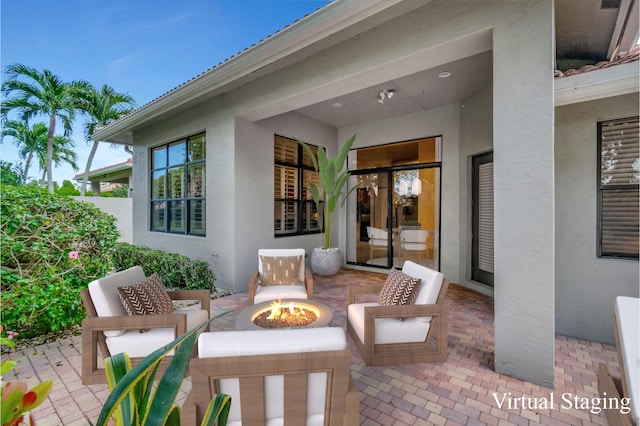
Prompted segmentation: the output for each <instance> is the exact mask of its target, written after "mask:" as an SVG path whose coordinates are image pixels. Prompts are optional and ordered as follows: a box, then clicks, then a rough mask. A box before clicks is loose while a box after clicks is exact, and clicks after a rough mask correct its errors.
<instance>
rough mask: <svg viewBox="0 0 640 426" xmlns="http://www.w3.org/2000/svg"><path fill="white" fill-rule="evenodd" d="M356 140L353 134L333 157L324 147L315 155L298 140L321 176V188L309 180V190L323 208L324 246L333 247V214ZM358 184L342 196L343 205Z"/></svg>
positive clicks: (317, 205) (344, 182) (347, 173)
mask: <svg viewBox="0 0 640 426" xmlns="http://www.w3.org/2000/svg"><path fill="white" fill-rule="evenodd" d="M355 140H356V135H355V134H354V135H352V136H351V137H350V138H349V139H347V141H346V142H345V143H344V145H342V148H340V151H339V152H338V155H337V156H336V157H333V158H329V157H327V151H326V150H325V149H324V148H323V147H319V148H318V154H317V155H314V153H313V151H312V150H311V148H309V146H308V145H307V144H305V143H304V142H302V141H298V143H300V145H302V147H303V148H304V150H305V151H306V152H307V154H308V155H309V157H311V161H312V162H313V168H314V170H315V171H316V172H318V175H319V177H320V188H318V187H317V186H316V185H315V184H314V183H313V182H309V191H310V192H311V196H312V197H313V201H314V202H315V203H316V207H317V208H318V209H320V208H322V221H323V224H322V232H324V235H323V238H322V248H323V249H325V250H326V249H330V248H331V237H332V235H333V214H334V212H335V210H336V207H337V205H338V201H340V196H341V195H342V193H343V189H344V187H345V184H346V183H347V179H348V177H349V172H348V170H347V167H346V159H347V154H348V153H349V150H350V149H351V145H353V142H354V141H355ZM356 188H357V186H354V187H353V188H351V189H350V190H349V191H348V192H347V193H346V194H345V195H344V197H343V198H342V201H341V205H342V204H344V202H345V200H346V199H347V197H348V196H349V194H350V193H351V191H353V190H354V189H356Z"/></svg>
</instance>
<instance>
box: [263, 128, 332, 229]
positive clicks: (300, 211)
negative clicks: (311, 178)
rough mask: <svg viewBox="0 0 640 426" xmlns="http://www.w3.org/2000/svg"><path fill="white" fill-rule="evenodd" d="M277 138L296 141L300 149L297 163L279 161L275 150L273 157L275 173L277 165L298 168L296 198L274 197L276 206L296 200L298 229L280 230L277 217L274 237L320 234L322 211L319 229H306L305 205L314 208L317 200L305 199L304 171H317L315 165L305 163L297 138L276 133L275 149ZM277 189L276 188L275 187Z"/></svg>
mask: <svg viewBox="0 0 640 426" xmlns="http://www.w3.org/2000/svg"><path fill="white" fill-rule="evenodd" d="M276 138H280V139H285V140H288V141H291V142H294V143H295V144H296V145H297V149H298V155H297V158H298V162H297V163H290V162H287V161H279V160H276V158H275V152H274V158H273V166H274V173H275V167H276V166H283V167H291V168H294V169H296V170H297V175H298V176H297V189H298V190H297V194H296V198H275V197H274V208H275V205H276V203H279V202H295V205H296V224H297V226H296V229H295V230H292V231H278V229H277V228H276V224H275V218H274V225H273V226H274V229H273V230H274V237H275V238H282V237H293V236H296V235H311V234H320V233H322V230H321V226H322V224H321V215H322V213H321V211H318V228H317V229H312V230H306V229H304V221H303V219H304V207H305V204H310V205H312V209H313V206H314V205H315V202H314V201H313V200H311V201H309V200H306V199H304V197H303V191H304V183H305V181H304V172H305V171H310V172H315V170H314V168H313V166H307V165H305V164H304V148H303V147H302V145H300V144H299V143H298V142H297V141H296V140H295V139H292V138H289V137H286V136H282V135H278V134H275V135H274V138H273V140H274V149H275V140H276ZM307 146H309V147H310V148H318V146H316V145H312V144H307ZM274 185H275V179H274ZM274 190H275V188H274ZM274 192H275V191H274ZM315 209H317V210H321V209H318V206H315Z"/></svg>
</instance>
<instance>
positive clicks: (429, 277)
mask: <svg viewBox="0 0 640 426" xmlns="http://www.w3.org/2000/svg"><path fill="white" fill-rule="evenodd" d="M402 272H404V273H405V274H407V275H410V276H412V277H414V278H420V279H421V280H422V282H421V283H420V288H419V289H418V295H417V296H416V299H415V300H414V301H413V304H414V305H433V304H435V303H436V302H437V301H438V296H439V295H440V289H442V282H443V281H444V275H442V272H438V271H435V270H433V269H430V268H427V267H426V266H422V265H419V264H417V263H415V262H411V261H410V260H407V261H405V262H404V265H402ZM418 320H419V321H421V322H424V323H428V322H429V321H431V317H418Z"/></svg>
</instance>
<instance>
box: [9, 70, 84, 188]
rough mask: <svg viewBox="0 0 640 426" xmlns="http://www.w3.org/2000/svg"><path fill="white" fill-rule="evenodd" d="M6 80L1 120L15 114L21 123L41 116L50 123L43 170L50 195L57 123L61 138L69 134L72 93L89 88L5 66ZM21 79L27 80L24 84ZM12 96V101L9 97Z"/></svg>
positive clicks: (46, 75)
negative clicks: (46, 118)
mask: <svg viewBox="0 0 640 426" xmlns="http://www.w3.org/2000/svg"><path fill="white" fill-rule="evenodd" d="M5 74H6V76H7V79H6V81H5V82H4V83H3V84H2V93H3V95H4V96H5V98H6V100H5V101H4V102H3V103H2V117H3V118H5V119H6V117H7V114H8V113H9V112H10V111H14V110H15V111H17V112H18V113H19V114H20V116H21V119H22V120H23V121H27V122H28V121H29V119H31V118H33V117H35V116H39V115H44V116H46V117H48V119H49V126H48V131H47V157H46V163H45V170H46V175H47V187H48V189H49V192H51V193H53V170H52V163H53V161H54V135H55V131H56V122H57V120H60V121H61V122H62V126H63V129H64V136H65V137H67V136H69V134H70V133H71V125H72V123H73V119H74V117H75V103H74V99H73V91H74V90H80V89H81V88H82V87H86V86H87V85H89V83H87V82H86V81H74V82H72V83H65V82H63V81H62V80H61V79H60V77H58V76H57V75H54V74H53V73H52V72H51V71H49V70H48V69H45V70H42V71H38V70H37V69H35V68H32V67H28V66H26V65H22V64H12V65H7V67H6V68H5ZM20 78H26V79H27V81H23V80H21V79H20ZM9 95H12V97H9Z"/></svg>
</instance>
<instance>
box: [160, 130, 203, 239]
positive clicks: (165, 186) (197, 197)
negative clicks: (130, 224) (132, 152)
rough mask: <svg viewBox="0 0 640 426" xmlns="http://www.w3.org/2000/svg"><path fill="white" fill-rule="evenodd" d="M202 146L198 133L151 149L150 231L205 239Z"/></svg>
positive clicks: (201, 135)
mask: <svg viewBox="0 0 640 426" xmlns="http://www.w3.org/2000/svg"><path fill="white" fill-rule="evenodd" d="M206 145H207V139H206V136H205V133H199V134H197V135H193V136H189V137H187V138H184V139H181V140H178V141H174V142H171V143H168V144H165V145H160V146H157V147H154V148H152V149H151V151H150V162H149V163H150V165H151V167H150V169H151V170H150V181H151V188H150V189H151V192H150V194H151V199H150V209H151V213H150V215H151V230H152V231H156V232H168V233H175V234H186V235H195V236H202V237H204V236H205V235H206V226H205V225H206V223H205V217H206V215H205V211H206V210H205V209H206V199H205V169H206V167H205V166H206V164H205V157H206Z"/></svg>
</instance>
